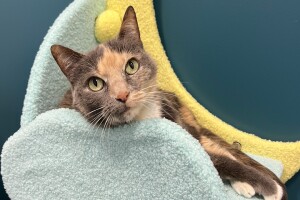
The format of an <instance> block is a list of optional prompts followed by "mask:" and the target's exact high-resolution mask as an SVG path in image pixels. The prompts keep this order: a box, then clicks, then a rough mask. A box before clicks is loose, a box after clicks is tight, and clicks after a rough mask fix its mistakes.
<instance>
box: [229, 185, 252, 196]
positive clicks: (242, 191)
mask: <svg viewBox="0 0 300 200" xmlns="http://www.w3.org/2000/svg"><path fill="white" fill-rule="evenodd" d="M230 183H231V186H232V187H233V189H234V190H235V191H236V192H237V193H238V194H239V195H242V196H244V197H247V198H251V197H253V196H254V195H255V190H254V188H253V187H252V186H251V185H250V184H248V183H245V182H240V181H230Z"/></svg>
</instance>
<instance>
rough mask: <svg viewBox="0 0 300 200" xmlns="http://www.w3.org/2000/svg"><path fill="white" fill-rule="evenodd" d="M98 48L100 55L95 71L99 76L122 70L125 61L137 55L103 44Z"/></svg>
mask: <svg viewBox="0 0 300 200" xmlns="http://www.w3.org/2000/svg"><path fill="white" fill-rule="evenodd" d="M100 48H101V52H102V55H101V56H100V57H99V58H98V60H97V71H98V73H99V74H100V75H101V76H111V75H113V74H115V73H117V72H121V71H123V69H124V67H125V65H126V63H127V61H128V60H129V59H130V58H132V57H136V56H137V55H133V54H132V53H130V52H126V51H114V50H112V49H110V48H109V47H107V46H105V45H102V46H101V47H100Z"/></svg>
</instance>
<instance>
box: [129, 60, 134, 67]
mask: <svg viewBox="0 0 300 200" xmlns="http://www.w3.org/2000/svg"><path fill="white" fill-rule="evenodd" d="M128 64H129V67H130V68H131V69H134V64H133V62H132V61H129V63H128Z"/></svg>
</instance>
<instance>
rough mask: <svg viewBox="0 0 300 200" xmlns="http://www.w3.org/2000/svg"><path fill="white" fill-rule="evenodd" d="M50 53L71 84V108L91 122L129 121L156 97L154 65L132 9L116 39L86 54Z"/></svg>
mask: <svg viewBox="0 0 300 200" xmlns="http://www.w3.org/2000/svg"><path fill="white" fill-rule="evenodd" d="M51 53H52V55H53V57H54V59H55V60H56V62H57V64H58V65H59V67H60V69H61V71H62V72H63V73H64V74H65V76H66V77H67V78H68V80H69V81H70V83H71V92H72V98H73V102H72V105H73V107H74V108H75V109H77V110H79V111H80V112H81V113H82V114H83V115H84V116H86V118H87V119H88V120H89V121H91V122H93V123H97V124H98V125H104V123H105V121H108V122H107V123H110V125H118V124H122V123H126V122H129V121H132V120H134V119H135V118H136V117H137V115H139V113H140V112H141V110H143V109H144V108H145V106H147V104H149V103H151V102H153V101H154V100H155V98H156V95H157V94H156V92H155V91H156V65H155V64H154V62H153V61H152V59H151V58H150V57H149V55H148V54H147V53H146V52H145V50H144V48H143V43H142V41H141V38H140V31H139V27H138V23H137V18H136V14H135V11H134V9H133V8H132V7H128V8H127V10H126V12H125V14H124V18H123V22H122V25H121V29H120V32H119V34H118V36H117V37H116V38H115V39H113V40H110V41H108V42H106V43H102V44H100V45H99V46H97V47H96V48H95V49H94V50H92V51H90V52H89V53H87V54H80V53H78V52H75V51H73V50H71V49H69V48H66V47H63V46H60V45H53V46H52V47H51ZM148 106H149V105H148Z"/></svg>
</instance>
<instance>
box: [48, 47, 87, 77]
mask: <svg viewBox="0 0 300 200" xmlns="http://www.w3.org/2000/svg"><path fill="white" fill-rule="evenodd" d="M51 53H52V56H53V58H54V59H55V61H56V63H57V64H58V66H59V67H60V69H61V71H62V72H63V73H64V74H65V76H66V77H69V72H70V70H71V69H72V66H74V64H75V63H77V62H78V61H79V60H80V59H81V58H82V57H83V55H82V54H80V53H77V52H76V51H73V50H72V49H69V48H67V47H64V46H61V45H53V46H51Z"/></svg>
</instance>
